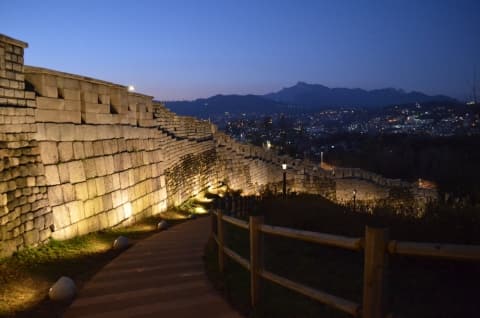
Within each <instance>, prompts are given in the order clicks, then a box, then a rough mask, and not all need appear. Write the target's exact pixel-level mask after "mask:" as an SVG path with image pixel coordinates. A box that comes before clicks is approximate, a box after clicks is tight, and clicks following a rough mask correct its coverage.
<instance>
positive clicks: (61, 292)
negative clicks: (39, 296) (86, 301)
mask: <svg viewBox="0 0 480 318" xmlns="http://www.w3.org/2000/svg"><path fill="white" fill-rule="evenodd" d="M76 292H77V287H76V286H75V283H74V282H73V280H72V279H71V278H69V277H66V276H62V277H60V278H59V279H58V280H57V281H56V282H55V284H53V285H52V287H51V288H50V290H49V291H48V296H49V297H50V299H51V300H53V301H60V302H69V301H71V300H72V299H73V297H74V296H75V294H76Z"/></svg>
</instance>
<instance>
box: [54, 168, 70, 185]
mask: <svg viewBox="0 0 480 318" xmlns="http://www.w3.org/2000/svg"><path fill="white" fill-rule="evenodd" d="M57 167H58V174H59V176H60V183H66V182H70V173H69V170H68V163H60V164H58V165H57Z"/></svg>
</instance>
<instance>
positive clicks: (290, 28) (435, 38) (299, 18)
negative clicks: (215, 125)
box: [0, 0, 480, 100]
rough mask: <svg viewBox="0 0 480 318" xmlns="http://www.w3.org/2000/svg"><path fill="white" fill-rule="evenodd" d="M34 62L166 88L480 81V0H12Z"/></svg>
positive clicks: (5, 21) (435, 89) (1, 4)
mask: <svg viewBox="0 0 480 318" xmlns="http://www.w3.org/2000/svg"><path fill="white" fill-rule="evenodd" d="M0 33H4V34H6V35H9V36H12V37H14V38H17V39H20V40H23V41H26V42H28V43H29V48H28V49H27V50H26V53H25V62H26V64H28V65H35V66H41V67H46V68H51V69H56V70H60V71H64V72H69V73H75V74H81V75H86V76H91V77H95V78H99V79H103V80H107V81H112V82H115V83H120V84H125V85H128V84H133V85H135V87H136V89H137V91H138V92H141V93H146V94H151V95H153V96H155V97H156V99H159V100H172V99H194V98H199V97H208V96H211V95H214V94H219V93H221V94H231V93H237V94H246V93H254V94H264V93H269V92H271V91H276V90H279V89H281V88H282V87H286V86H291V85H293V84H295V83H296V82H297V81H305V82H309V83H318V84H323V85H326V86H331V87H350V88H353V87H359V88H364V89H374V88H384V87H396V88H403V89H406V90H419V91H423V92H425V93H428V94H447V95H451V96H453V97H456V98H460V99H462V100H463V99H467V98H468V97H469V96H470V95H471V92H472V83H473V73H474V71H473V70H474V68H475V67H476V68H477V73H478V76H477V78H478V81H477V83H478V86H479V88H478V89H477V91H480V1H479V0H471V1H468V0H457V1H455V0H378V1H367V0H351V1H343V0H331V1H320V0H316V1H307V0H291V1H282V0H272V1H262V0H256V1H248V0H244V1H234V0H218V1H207V0H198V1H195V0H192V1H182V0H177V1H175V0H172V1H160V0H157V1H143V0H130V1H120V0H115V1H103V0H102V1H100V0H97V1H87V0H82V1H65V0H63V1H48V0H42V1H38V0H37V1H26V0H22V1H5V0H0Z"/></svg>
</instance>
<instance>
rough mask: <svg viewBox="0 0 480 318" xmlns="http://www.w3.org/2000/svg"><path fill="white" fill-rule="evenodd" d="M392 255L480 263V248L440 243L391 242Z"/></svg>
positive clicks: (389, 244)
mask: <svg viewBox="0 0 480 318" xmlns="http://www.w3.org/2000/svg"><path fill="white" fill-rule="evenodd" d="M388 252H389V253H390V254H398V255H409V256H423V257H433V258H444V259H451V260H459V261H461V260H464V261H480V246H478V245H460V244H440V243H418V242H408V241H390V242H389V243H388Z"/></svg>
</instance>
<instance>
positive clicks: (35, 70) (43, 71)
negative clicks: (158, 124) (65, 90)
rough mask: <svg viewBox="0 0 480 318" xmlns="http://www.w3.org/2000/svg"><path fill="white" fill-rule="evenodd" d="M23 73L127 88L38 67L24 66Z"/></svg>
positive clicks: (139, 94) (142, 95) (131, 93)
mask: <svg viewBox="0 0 480 318" xmlns="http://www.w3.org/2000/svg"><path fill="white" fill-rule="evenodd" d="M24 71H25V73H27V74H46V75H53V76H60V77H63V78H69V79H74V80H79V81H83V82H88V83H92V84H97V85H103V86H109V87H115V88H121V89H123V90H127V86H125V85H121V84H116V83H112V82H107V81H103V80H100V79H96V78H92V77H88V76H83V75H78V74H71V73H66V72H61V71H57V70H52V69H48V68H43V67H38V66H31V65H25V66H24ZM128 94H129V95H133V96H138V97H147V98H149V99H153V96H150V95H146V94H141V93H137V92H128Z"/></svg>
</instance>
